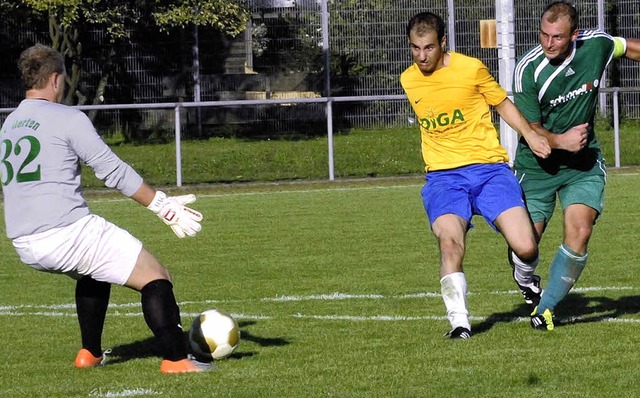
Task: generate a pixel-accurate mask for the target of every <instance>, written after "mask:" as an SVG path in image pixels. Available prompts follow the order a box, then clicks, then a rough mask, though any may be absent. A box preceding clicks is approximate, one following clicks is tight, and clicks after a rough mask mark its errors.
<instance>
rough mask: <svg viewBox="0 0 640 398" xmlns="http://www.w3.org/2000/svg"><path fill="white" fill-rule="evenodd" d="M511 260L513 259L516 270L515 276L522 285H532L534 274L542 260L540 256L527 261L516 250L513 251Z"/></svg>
mask: <svg viewBox="0 0 640 398" xmlns="http://www.w3.org/2000/svg"><path fill="white" fill-rule="evenodd" d="M511 261H513V265H514V272H513V277H514V279H515V280H516V282H518V283H519V284H521V285H524V286H527V285H530V284H531V283H532V282H533V281H532V279H533V274H534V273H535V272H536V267H537V266H538V263H539V262H540V256H538V257H536V259H535V260H533V262H531V263H525V262H524V261H522V260H521V259H520V258H519V257H518V256H516V254H515V253H514V252H511Z"/></svg>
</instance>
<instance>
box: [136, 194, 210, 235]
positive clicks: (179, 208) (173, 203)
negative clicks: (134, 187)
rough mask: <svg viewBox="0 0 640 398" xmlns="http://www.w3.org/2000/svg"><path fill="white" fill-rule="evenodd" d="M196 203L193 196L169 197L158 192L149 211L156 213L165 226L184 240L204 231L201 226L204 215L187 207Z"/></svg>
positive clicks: (148, 207)
mask: <svg viewBox="0 0 640 398" xmlns="http://www.w3.org/2000/svg"><path fill="white" fill-rule="evenodd" d="M195 201H196V196H195V195H193V194H189V195H181V196H167V195H166V194H165V193H164V192H162V191H156V196H154V197H153V200H152V201H151V204H149V206H147V209H149V210H151V211H152V212H154V213H156V214H157V215H158V217H160V219H161V220H162V221H164V223H165V224H167V225H168V226H169V227H171V230H172V231H173V233H175V234H176V236H178V238H184V237H186V236H187V235H188V236H195V234H196V233H198V232H199V231H200V230H201V229H202V226H201V225H200V221H202V214H201V213H200V212H197V211H195V210H193V209H190V208H188V207H187V206H185V205H188V204H190V203H193V202H195Z"/></svg>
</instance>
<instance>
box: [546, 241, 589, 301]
mask: <svg viewBox="0 0 640 398" xmlns="http://www.w3.org/2000/svg"><path fill="white" fill-rule="evenodd" d="M586 264H587V253H582V254H581V253H576V252H574V251H573V250H571V249H569V247H568V246H567V245H565V244H564V243H563V244H561V245H560V247H559V248H558V252H557V253H556V256H555V257H554V259H553V262H552V263H551V269H550V270H549V281H548V282H547V287H546V288H545V289H544V293H543V294H542V298H541V299H540V304H539V305H538V310H537V313H538V314H542V313H543V312H544V310H545V309H549V310H550V311H551V312H553V311H554V310H555V308H556V306H557V305H558V303H559V302H560V301H561V300H562V299H563V298H565V296H566V295H567V294H568V293H569V290H571V288H572V287H573V285H574V284H575V283H576V282H577V281H578V278H580V274H582V270H583V269H584V266H585V265H586Z"/></svg>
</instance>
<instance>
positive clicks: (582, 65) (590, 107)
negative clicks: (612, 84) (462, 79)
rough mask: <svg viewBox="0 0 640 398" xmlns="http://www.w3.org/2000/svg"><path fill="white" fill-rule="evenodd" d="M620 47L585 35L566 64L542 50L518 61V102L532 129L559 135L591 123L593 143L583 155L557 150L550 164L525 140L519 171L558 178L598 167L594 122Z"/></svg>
mask: <svg viewBox="0 0 640 398" xmlns="http://www.w3.org/2000/svg"><path fill="white" fill-rule="evenodd" d="M613 49H614V41H613V38H612V37H611V36H610V35H608V34H607V33H605V32H602V31H599V30H585V31H581V32H580V33H579V35H578V38H577V39H576V41H575V42H574V46H573V50H572V51H571V53H570V55H569V56H568V57H567V58H566V59H564V60H563V61H560V62H557V63H554V62H553V61H549V60H548V59H547V57H546V56H545V54H544V52H543V51H542V47H541V46H540V45H538V46H537V47H534V48H533V49H531V50H530V51H529V52H527V53H526V54H524V55H523V56H522V57H521V58H520V60H519V61H518V63H517V65H516V68H515V76H514V83H513V85H514V90H513V91H514V100H515V101H514V102H515V104H516V106H517V107H518V109H520V111H521V112H522V114H523V115H524V117H525V118H526V119H527V121H528V122H529V123H535V122H539V123H540V124H541V125H542V126H543V127H544V128H546V129H547V130H549V131H551V132H552V133H554V134H563V133H564V132H566V131H567V130H569V129H570V128H571V127H573V126H576V125H579V124H583V123H589V128H588V132H589V136H588V143H587V145H586V146H585V148H583V149H582V150H581V151H579V152H578V153H571V152H568V151H564V150H557V149H556V150H553V151H552V154H551V156H549V157H548V158H547V159H540V158H536V156H535V155H534V154H533V153H532V152H531V149H529V146H528V145H527V143H526V142H525V140H524V139H523V138H521V139H520V142H519V144H518V148H517V151H516V158H515V162H514V168H515V169H516V170H519V171H522V172H525V171H527V172H535V171H536V170H540V169H542V171H544V172H546V173H550V174H556V173H557V172H558V171H559V170H562V169H567V168H570V169H578V170H589V169H591V167H592V166H593V165H594V164H595V163H596V162H597V159H598V157H599V153H600V144H599V143H598V141H597V140H596V137H595V133H594V130H593V122H594V117H595V113H596V105H597V101H598V89H599V87H600V86H601V82H602V80H601V79H602V78H603V73H604V70H605V68H606V67H607V65H609V63H610V62H611V60H612V58H613Z"/></svg>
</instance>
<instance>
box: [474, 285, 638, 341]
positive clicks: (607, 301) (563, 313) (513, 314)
mask: <svg viewBox="0 0 640 398" xmlns="http://www.w3.org/2000/svg"><path fill="white" fill-rule="evenodd" d="M638 313H640V296H623V297H620V298H617V299H612V298H609V297H604V296H599V297H591V296H585V295H584V294H582V293H570V294H569V295H567V297H565V299H564V300H562V302H561V303H560V304H558V307H557V308H556V311H555V314H556V318H554V325H555V326H556V327H562V326H565V325H571V324H576V323H590V322H602V321H606V320H607V319H611V318H618V317H621V316H624V315H632V314H638ZM530 314H531V307H530V306H529V305H527V304H520V305H518V306H516V307H515V308H514V309H513V310H511V311H506V312H496V313H493V314H491V315H489V316H488V317H487V319H485V320H483V321H482V322H479V323H474V324H473V325H472V330H473V334H480V333H484V332H487V331H489V330H490V329H491V328H492V327H493V326H494V325H496V324H497V323H508V322H514V321H516V320H517V319H518V318H520V317H526V318H529V316H530Z"/></svg>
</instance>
